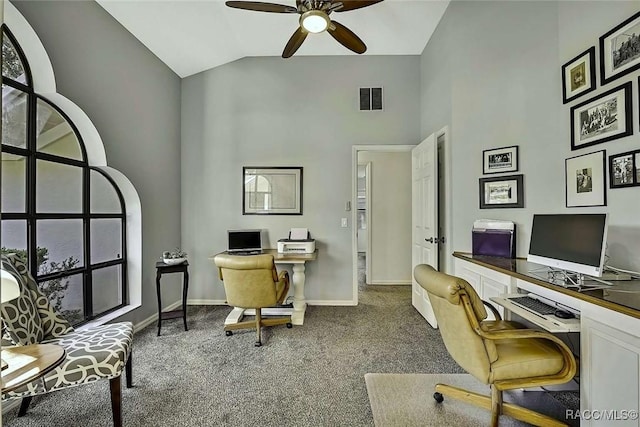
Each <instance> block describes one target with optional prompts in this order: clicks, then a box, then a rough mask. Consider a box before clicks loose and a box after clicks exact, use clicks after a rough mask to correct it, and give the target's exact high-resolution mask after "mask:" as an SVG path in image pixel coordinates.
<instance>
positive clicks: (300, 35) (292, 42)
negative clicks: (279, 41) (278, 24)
mask: <svg viewBox="0 0 640 427" xmlns="http://www.w3.org/2000/svg"><path fill="white" fill-rule="evenodd" d="M307 34H309V33H307V32H306V31H303V30H302V27H298V29H297V30H296V31H295V32H294V33H293V35H292V36H291V38H290V39H289V41H288V42H287V45H286V46H285V47H284V50H283V51H282V57H283V58H290V57H291V56H292V55H293V54H294V53H296V50H298V48H299V47H300V46H301V45H302V42H303V41H304V39H306V38H307Z"/></svg>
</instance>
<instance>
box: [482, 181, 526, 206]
mask: <svg viewBox="0 0 640 427" xmlns="http://www.w3.org/2000/svg"><path fill="white" fill-rule="evenodd" d="M523 207H524V186H523V175H509V176H500V177H492V178H480V209H492V208H523Z"/></svg>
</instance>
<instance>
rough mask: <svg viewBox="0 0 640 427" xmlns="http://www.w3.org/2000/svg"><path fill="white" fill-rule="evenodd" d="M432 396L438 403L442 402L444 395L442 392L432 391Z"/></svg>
mask: <svg viewBox="0 0 640 427" xmlns="http://www.w3.org/2000/svg"><path fill="white" fill-rule="evenodd" d="M433 398H434V399H435V400H436V402H438V403H442V402H443V401H444V396H443V395H442V393H438V392H437V391H436V392H435V393H433Z"/></svg>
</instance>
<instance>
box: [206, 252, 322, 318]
mask: <svg viewBox="0 0 640 427" xmlns="http://www.w3.org/2000/svg"><path fill="white" fill-rule="evenodd" d="M262 253H265V254H271V255H273V258H274V262H275V263H276V265H279V264H284V265H291V266H292V269H293V275H292V277H291V284H292V285H293V307H273V308H263V309H262V315H263V316H291V323H292V324H294V325H303V324H304V313H305V311H306V310H307V300H306V299H305V297H304V282H305V273H304V272H305V269H306V268H305V264H306V263H307V262H309V261H315V259H316V258H317V253H318V251H317V250H316V251H315V252H313V253H311V254H301V253H278V251H277V250H276V249H263V251H262ZM212 259H213V257H212ZM245 315H247V316H255V310H253V309H243V308H239V307H235V308H234V309H233V310H231V313H229V315H228V316H227V318H226V319H225V321H224V324H225V325H228V324H231V323H238V322H240V321H241V320H242V317H243V316H245Z"/></svg>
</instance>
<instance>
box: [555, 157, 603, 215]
mask: <svg viewBox="0 0 640 427" xmlns="http://www.w3.org/2000/svg"><path fill="white" fill-rule="evenodd" d="M605 157H606V152H605V150H602V151H596V152H595V153H590V154H583V155H581V156H576V157H571V158H568V159H566V160H565V188H566V197H567V207H568V208H574V207H579V206H606V205H607V191H606V190H607V189H606V182H605V171H606V163H605V162H606V160H605Z"/></svg>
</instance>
